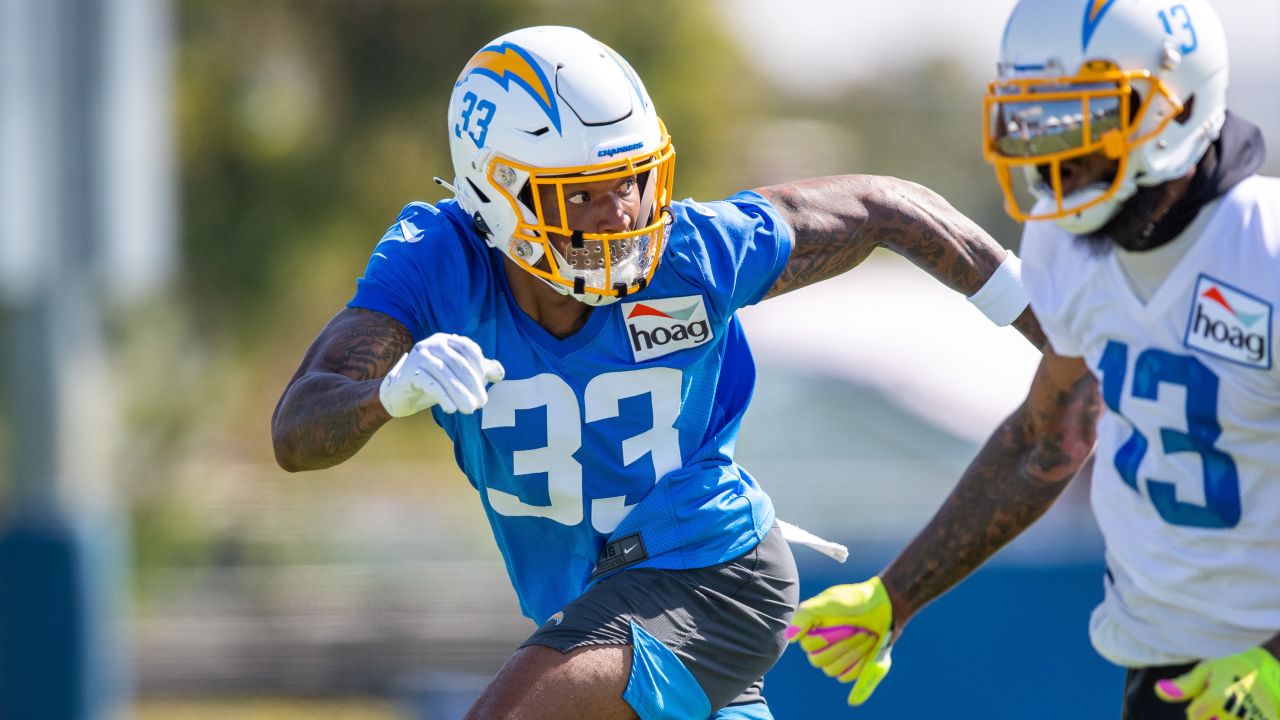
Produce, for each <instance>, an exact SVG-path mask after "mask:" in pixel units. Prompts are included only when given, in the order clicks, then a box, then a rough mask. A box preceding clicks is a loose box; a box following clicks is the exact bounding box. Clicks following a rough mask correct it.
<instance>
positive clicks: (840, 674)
mask: <svg viewBox="0 0 1280 720" xmlns="http://www.w3.org/2000/svg"><path fill="white" fill-rule="evenodd" d="M786 636H787V640H788V641H790V642H799V643H800V647H801V648H803V649H804V651H805V653H806V654H807V655H808V656H809V664H811V665H813V666H814V667H816V668H818V669H820V670H822V672H824V673H826V674H827V677H833V678H835V679H836V680H839V681H840V682H842V683H847V682H856V684H855V685H854V686H853V690H851V691H850V692H849V704H850V705H861V704H862V703H864V702H866V700H867V698H869V697H871V693H872V691H874V690H875V689H876V685H879V684H880V681H881V680H883V679H884V676H885V674H886V673H888V672H889V666H890V665H892V664H893V660H892V658H891V657H890V655H889V653H890V650H891V649H892V642H893V608H892V606H891V604H890V602H889V595H888V593H886V592H885V590H884V584H882V583H881V582H880V578H879V577H873V578H871V579H870V580H867V581H865V582H860V583H858V584H856V585H833V586H831V587H829V588H827V589H826V590H823V591H822V592H820V593H818V594H817V595H815V596H813V597H811V598H809V599H808V600H805V601H804V602H802V603H800V607H799V608H797V609H796V614H795V617H793V618H792V619H791V624H790V625H789V626H787V630H786Z"/></svg>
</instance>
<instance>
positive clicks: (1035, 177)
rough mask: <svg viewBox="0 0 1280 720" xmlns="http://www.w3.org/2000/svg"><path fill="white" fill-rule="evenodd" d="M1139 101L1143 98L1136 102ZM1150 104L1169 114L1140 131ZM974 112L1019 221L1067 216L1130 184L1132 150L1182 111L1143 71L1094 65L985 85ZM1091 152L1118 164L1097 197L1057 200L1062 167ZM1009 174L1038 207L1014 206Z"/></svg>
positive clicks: (984, 144) (989, 158) (986, 154)
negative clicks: (1020, 178)
mask: <svg viewBox="0 0 1280 720" xmlns="http://www.w3.org/2000/svg"><path fill="white" fill-rule="evenodd" d="M1139 97H1141V98H1143V99H1142V101H1141V102H1140V103H1136V102H1135V101H1136V99H1137V98H1139ZM1157 98H1159V99H1160V102H1165V103H1168V107H1169V108H1171V110H1170V111H1169V112H1166V113H1163V118H1162V119H1161V120H1160V121H1159V122H1154V123H1152V125H1153V126H1152V127H1146V122H1145V121H1147V120H1148V118H1149V117H1152V116H1153V115H1152V112H1151V109H1152V106H1153V105H1154V103H1155V102H1156V101H1157ZM982 108H983V142H982V147H983V157H984V159H985V160H986V161H987V162H988V163H990V164H991V165H992V166H993V167H994V168H995V172H996V180H997V181H998V182H999V184H1000V189H1001V190H1002V191H1003V192H1004V196H1005V209H1006V211H1008V213H1009V215H1010V216H1012V217H1013V218H1014V219H1015V220H1017V221H1019V222H1026V221H1029V220H1054V219H1058V218H1063V217H1067V216H1069V215H1073V214H1076V213H1080V212H1083V211H1085V210H1088V209H1090V208H1093V207H1095V206H1097V205H1100V204H1102V203H1104V202H1107V201H1108V200H1111V199H1112V198H1114V197H1115V196H1116V194H1117V193H1118V192H1119V191H1120V189H1121V187H1122V186H1123V185H1124V184H1125V182H1126V180H1129V179H1130V178H1129V162H1130V158H1131V156H1132V153H1133V151H1134V150H1135V149H1137V148H1138V147H1140V146H1141V145H1142V144H1143V143H1146V142H1148V141H1150V140H1151V139H1152V138H1153V137H1155V136H1157V135H1159V134H1160V133H1161V132H1163V131H1164V128H1165V126H1167V125H1168V124H1169V122H1170V121H1171V120H1173V119H1174V117H1176V116H1177V115H1178V114H1179V113H1180V112H1181V111H1182V105H1181V103H1179V102H1178V101H1177V100H1176V99H1175V98H1174V96H1173V94H1172V93H1170V91H1169V89H1168V88H1167V87H1166V86H1165V85H1164V83H1162V82H1161V81H1160V80H1159V79H1158V78H1155V77H1153V76H1152V75H1151V73H1150V72H1148V71H1146V70H1136V71H1123V70H1120V69H1118V68H1117V67H1116V66H1115V65H1114V64H1112V63H1109V62H1100V61H1093V62H1087V63H1085V65H1084V67H1083V68H1082V69H1081V70H1080V72H1079V73H1077V74H1076V75H1074V76H1058V77H1036V78H1015V79H1006V80H996V81H993V82H992V83H990V85H989V86H988V90H987V94H986V96H985V97H984V98H983V104H982ZM1095 153H1100V154H1102V155H1103V156H1104V157H1106V158H1108V159H1110V160H1115V161H1116V162H1117V163H1118V167H1117V168H1116V173H1115V177H1114V178H1112V179H1110V180H1109V181H1108V182H1109V185H1108V186H1107V187H1106V188H1105V190H1103V191H1102V192H1090V193H1081V194H1080V197H1075V198H1072V197H1070V196H1067V195H1065V194H1064V192H1063V182H1062V164H1063V163H1064V162H1067V161H1069V160H1073V159H1075V158H1080V157H1084V156H1087V155H1092V154H1095ZM1014 168H1021V169H1022V170H1023V172H1024V174H1025V175H1026V176H1027V181H1028V185H1029V189H1030V191H1031V193H1032V195H1033V196H1035V198H1036V199H1037V200H1039V201H1040V202H1039V203H1038V204H1037V205H1035V206H1034V207H1025V208H1024V207H1023V206H1022V205H1021V204H1020V202H1019V198H1018V196H1017V194H1016V193H1015V192H1014V184H1013V170H1014ZM1073 195H1074V193H1073ZM1073 200H1074V201H1073ZM1033 202H1034V201H1033Z"/></svg>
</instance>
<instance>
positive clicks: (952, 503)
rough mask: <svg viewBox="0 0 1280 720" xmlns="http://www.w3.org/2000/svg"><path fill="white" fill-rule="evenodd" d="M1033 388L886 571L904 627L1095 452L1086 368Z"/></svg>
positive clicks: (1049, 499)
mask: <svg viewBox="0 0 1280 720" xmlns="http://www.w3.org/2000/svg"><path fill="white" fill-rule="evenodd" d="M1032 392H1033V397H1031V398H1028V401H1027V403H1026V404H1024V405H1023V406H1022V407H1021V408H1019V409H1018V411H1016V412H1015V413H1014V414H1013V415H1011V416H1010V417H1009V418H1008V419H1007V420H1005V422H1004V423H1003V424H1001V426H1000V427H999V428H998V429H997V430H996V432H995V433H994V434H993V435H992V436H991V438H990V439H989V440H988V441H987V443H986V445H985V446H984V447H983V448H982V450H981V451H980V452H979V453H978V456H977V457H976V458H975V459H974V461H973V462H972V463H971V464H970V466H969V468H968V469H967V470H966V471H965V473H964V475H963V476H962V477H961V479H960V482H959V483H958V484H957V485H956V488H955V489H954V490H953V491H952V493H951V495H950V496H949V497H948V498H947V500H946V502H944V503H943V506H942V508H941V509H940V510H938V513H937V514H936V515H934V517H933V520H931V521H930V523H929V524H928V526H927V527H925V529H924V530H923V531H922V532H921V533H920V535H919V536H917V537H916V539H915V540H913V541H912V543H911V545H909V546H908V547H907V549H906V550H904V551H903V552H902V554H901V555H899V556H898V558H897V559H895V560H894V561H893V563H892V564H891V565H890V566H889V567H888V568H886V569H885V571H884V573H883V575H882V578H883V581H884V584H885V587H886V589H888V590H889V591H890V597H891V598H892V602H893V606H894V617H895V622H896V623H897V624H898V627H899V629H900V628H901V626H902V625H904V624H905V623H906V621H907V620H909V619H910V618H911V616H912V615H914V614H915V613H916V611H918V610H919V609H920V608H921V607H923V606H924V605H925V604H926V603H928V602H930V601H931V600H933V599H934V598H936V597H937V596H939V595H941V594H942V593H944V592H946V591H947V590H948V589H949V588H951V587H952V586H954V585H956V584H957V583H959V582H960V581H961V580H963V579H964V578H965V577H966V576H968V575H969V574H970V573H971V572H973V571H974V570H976V569H977V568H978V567H979V566H980V565H982V563H984V562H985V561H986V560H987V559H988V558H990V557H991V556H992V555H994V554H995V553H996V551H998V550H999V549H1000V548H1002V547H1004V546H1005V545H1006V544H1007V543H1009V542H1010V541H1011V540H1013V539H1014V538H1015V537H1017V536H1018V535H1019V534H1020V533H1021V532H1022V531H1023V530H1025V529H1026V528H1027V527H1029V526H1030V525H1031V524H1032V523H1034V522H1035V521H1036V520H1037V519H1038V518H1039V517H1040V516H1041V515H1042V514H1044V512H1045V511H1046V510H1047V509H1048V508H1049V506H1050V505H1052V504H1053V501H1054V500H1055V499H1057V497H1058V496H1059V495H1060V494H1061V493H1062V491H1063V490H1064V489H1065V488H1066V486H1067V484H1068V483H1069V482H1070V481H1071V479H1072V478H1073V477H1074V476H1075V474H1076V472H1077V470H1079V468H1080V466H1081V465H1082V464H1083V463H1084V461H1085V459H1086V458H1088V456H1089V453H1090V452H1091V451H1092V448H1093V439H1094V429H1093V428H1094V426H1093V423H1094V421H1095V419H1096V417H1097V414H1098V413H1099V412H1100V410H1101V408H1100V402H1099V398H1098V393H1097V385H1096V382H1095V381H1094V379H1093V377H1092V376H1091V375H1089V374H1088V373H1087V371H1084V372H1083V373H1081V374H1079V375H1077V377H1076V379H1075V380H1074V382H1072V383H1071V384H1070V385H1069V386H1065V387H1056V386H1054V385H1053V383H1052V382H1051V381H1050V379H1047V378H1044V377H1041V376H1038V377H1037V382H1036V384H1035V385H1033V389H1032ZM1036 393H1039V397H1035V396H1034V395H1035V394H1036Z"/></svg>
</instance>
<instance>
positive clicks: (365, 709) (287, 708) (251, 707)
mask: <svg viewBox="0 0 1280 720" xmlns="http://www.w3.org/2000/svg"><path fill="white" fill-rule="evenodd" d="M127 718H131V719H132V720H405V715H404V714H403V713H401V712H399V711H398V710H397V709H396V707H395V706H394V705H392V704H391V703H387V702H384V701H380V700H376V699H365V698H356V699H347V700H338V699H327V698H325V699H313V700H307V699H298V698H232V699H227V698H218V699H208V700H205V699H170V698H165V699H150V700H140V701H139V702H138V703H137V704H136V705H135V706H134V709H133V714H132V715H131V716H126V718H121V720H127Z"/></svg>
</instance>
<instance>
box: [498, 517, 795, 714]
mask: <svg viewBox="0 0 1280 720" xmlns="http://www.w3.org/2000/svg"><path fill="white" fill-rule="evenodd" d="M799 595H800V589H799V584H798V576H797V573H796V563H795V559H794V558H793V557H792V555H791V548H790V547H789V546H788V545H787V542H786V540H784V539H783V538H782V533H781V531H779V530H778V527H777V525H775V526H773V528H772V529H771V530H770V531H769V532H768V534H766V535H765V538H764V540H762V541H761V542H760V543H759V544H758V545H756V546H755V547H754V548H752V549H751V550H748V551H747V552H745V553H743V554H742V555H740V556H738V557H736V558H733V559H732V560H729V561H727V562H724V563H720V564H719V565H712V566H710V567H705V568H697V569H693V570H658V569H654V568H636V569H633V570H623V571H621V572H618V573H615V574H614V575H612V576H610V577H607V578H605V579H604V580H602V581H600V582H599V583H597V584H596V585H594V586H593V587H591V588H590V589H589V590H587V591H586V592H585V593H583V594H582V595H581V596H579V597H578V598H577V599H575V600H574V601H573V602H571V603H569V604H568V605H566V606H565V607H564V608H563V609H562V610H561V612H560V613H558V614H557V616H556V617H555V618H553V619H551V620H548V621H547V622H546V623H544V624H543V625H542V627H540V628H538V630H537V631H535V632H534V633H533V635H531V636H530V637H529V639H528V640H526V641H525V642H524V645H522V646H521V647H526V646H529V645H543V646H546V647H550V648H555V649H556V650H559V651H560V652H569V651H570V650H574V649H576V648H580V647H586V646H590V645H631V646H632V649H633V653H632V674H631V683H630V684H629V686H628V688H627V693H625V694H624V695H623V697H624V699H626V700H627V701H628V702H629V703H631V705H632V707H633V708H635V710H636V712H637V713H638V714H639V715H640V717H641V718H646V719H647V718H657V717H697V715H695V714H692V713H695V712H700V711H701V709H702V707H703V706H702V704H701V698H695V697H694V696H697V695H698V692H697V689H699V688H700V689H701V694H702V695H704V696H705V700H706V703H707V705H708V706H709V710H710V711H709V712H707V713H706V714H705V715H702V717H709V716H710V715H711V714H712V713H714V712H715V711H716V710H719V709H720V708H724V707H728V706H734V707H737V706H745V705H754V704H759V703H763V702H764V698H763V696H762V695H761V692H762V689H763V686H764V680H763V676H764V674H765V672H766V671H767V670H769V668H771V667H773V664H774V663H775V662H777V660H778V658H779V657H781V656H782V651H783V650H785V649H786V646H787V641H786V639H785V638H784V637H783V630H785V629H786V627H787V622H788V621H789V620H790V619H791V614H792V613H793V612H794V611H795V608H796V603H798V602H799V600H800V597H799ZM557 621H558V622H557ZM654 641H656V642H654ZM659 643H660V645H659ZM677 660H678V662H676V661H677ZM664 663H665V665H664ZM678 666H682V668H681V667H678ZM690 676H691V677H690ZM682 679H684V680H683V684H684V685H685V687H681V684H682ZM692 681H696V685H697V687H696V688H694V687H692ZM646 684H649V685H653V686H661V687H644V686H645V685H646ZM651 693H656V694H657V696H658V697H659V700H658V701H657V702H660V703H665V707H653V706H652V702H654V701H652V700H646V699H645V698H647V697H649V696H650V694H651ZM664 695H665V699H664V697H663V696H664ZM683 695H689V696H690V698H684V699H682V696H683ZM644 705H650V706H649V707H642V706H644ZM765 707H767V706H760V709H761V710H764V708H765ZM695 708H696V709H697V710H696V711H695ZM744 709H745V708H744ZM764 712H765V713H766V714H765V715H756V714H755V713H748V714H744V715H741V716H742V717H748V716H750V717H767V716H768V715H767V710H764ZM730 716H731V715H730V714H724V713H721V714H720V715H719V716H718V717H730ZM732 716H734V717H737V716H739V715H738V714H737V713H734V714H732Z"/></svg>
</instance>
